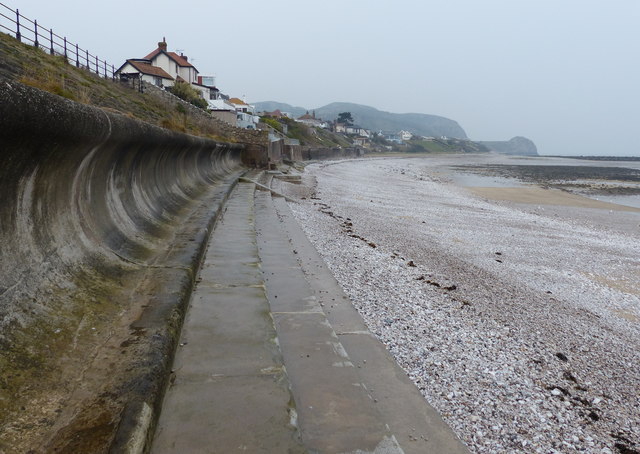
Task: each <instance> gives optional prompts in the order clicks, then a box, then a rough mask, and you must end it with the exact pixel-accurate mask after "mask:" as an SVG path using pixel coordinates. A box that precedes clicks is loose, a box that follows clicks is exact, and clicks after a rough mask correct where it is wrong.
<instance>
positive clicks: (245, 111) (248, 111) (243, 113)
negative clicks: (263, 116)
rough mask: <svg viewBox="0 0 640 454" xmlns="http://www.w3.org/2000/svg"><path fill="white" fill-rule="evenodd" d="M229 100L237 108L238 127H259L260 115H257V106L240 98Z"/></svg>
mask: <svg viewBox="0 0 640 454" xmlns="http://www.w3.org/2000/svg"><path fill="white" fill-rule="evenodd" d="M228 102H229V103H231V104H233V106H234V107H235V108H236V115H237V126H238V128H245V129H258V123H259V122H260V117H259V116H257V115H255V112H256V107H255V106H252V105H251V104H247V103H246V102H244V101H243V100H242V99H240V98H231V99H229V101H228Z"/></svg>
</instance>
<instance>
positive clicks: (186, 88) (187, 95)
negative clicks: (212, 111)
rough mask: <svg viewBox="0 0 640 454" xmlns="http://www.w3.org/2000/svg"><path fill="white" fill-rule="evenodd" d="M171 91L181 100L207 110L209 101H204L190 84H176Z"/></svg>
mask: <svg viewBox="0 0 640 454" xmlns="http://www.w3.org/2000/svg"><path fill="white" fill-rule="evenodd" d="M169 91H170V92H171V93H173V94H174V95H176V96H177V97H178V98H180V99H184V100H185V101H187V102H188V103H191V104H193V105H194V106H196V107H200V108H201V109H206V108H207V106H208V104H207V101H205V100H204V99H202V96H200V92H199V91H198V90H196V89H195V88H193V87H192V86H191V85H190V84H188V83H185V82H176V83H175V85H174V86H173V87H170V88H169Z"/></svg>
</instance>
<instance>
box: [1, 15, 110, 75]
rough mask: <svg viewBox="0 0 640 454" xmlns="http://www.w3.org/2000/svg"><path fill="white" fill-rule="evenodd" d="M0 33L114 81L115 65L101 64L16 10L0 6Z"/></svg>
mask: <svg viewBox="0 0 640 454" xmlns="http://www.w3.org/2000/svg"><path fill="white" fill-rule="evenodd" d="M2 31H6V33H8V34H10V35H12V36H14V37H15V38H16V39H17V40H18V41H22V42H25V43H28V44H33V45H34V46H35V47H37V48H39V49H42V50H44V51H47V52H49V53H50V54H51V55H60V56H63V57H64V58H66V59H67V61H68V62H69V63H70V64H72V65H76V67H78V68H84V69H87V70H89V71H91V72H93V73H96V74H97V75H98V76H100V77H104V78H110V79H113V78H114V77H115V67H114V65H112V64H109V63H107V62H106V61H105V60H101V59H100V58H98V56H97V55H93V54H91V53H90V52H89V51H88V50H87V49H82V48H81V47H80V46H78V44H74V43H71V42H69V41H67V38H66V36H64V37H63V36H60V35H58V34H56V33H54V32H53V29H52V28H49V29H47V28H46V27H43V26H42V25H40V24H38V21H37V20H31V19H29V18H28V17H25V16H23V15H22V14H20V11H19V10H18V9H15V10H14V9H11V8H9V7H8V6H7V5H5V4H4V3H1V2H0V32H2Z"/></svg>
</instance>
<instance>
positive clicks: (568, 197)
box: [470, 187, 640, 213]
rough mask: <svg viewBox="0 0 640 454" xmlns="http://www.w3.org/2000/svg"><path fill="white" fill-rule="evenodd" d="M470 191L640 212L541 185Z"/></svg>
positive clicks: (509, 198)
mask: <svg viewBox="0 0 640 454" xmlns="http://www.w3.org/2000/svg"><path fill="white" fill-rule="evenodd" d="M470 191H471V192H473V193H474V194H475V195H477V196H480V197H484V198H486V199H491V200H504V201H509V202H516V203H528V204H532V205H561V206H569V207H577V208H596V209H601V210H614V211H630V212H635V213H640V208H635V207H629V206H625V205H620V204H617V203H610V202H603V201H600V200H594V199H591V198H588V197H584V196H581V195H577V194H570V193H568V192H565V191H562V190H560V189H545V188H540V187H516V188H499V187H498V188H496V187H489V188H483V187H474V188H470Z"/></svg>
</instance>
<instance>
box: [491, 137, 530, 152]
mask: <svg viewBox="0 0 640 454" xmlns="http://www.w3.org/2000/svg"><path fill="white" fill-rule="evenodd" d="M480 143H481V144H483V145H484V146H486V147H487V148H489V150H491V151H495V152H496V153H502V154H509V155H518V156H538V149H537V148H536V144H535V143H533V142H532V141H531V140H529V139H527V138H526V137H519V136H518V137H514V138H512V139H511V140H507V141H501V142H500V141H496V142H480Z"/></svg>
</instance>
